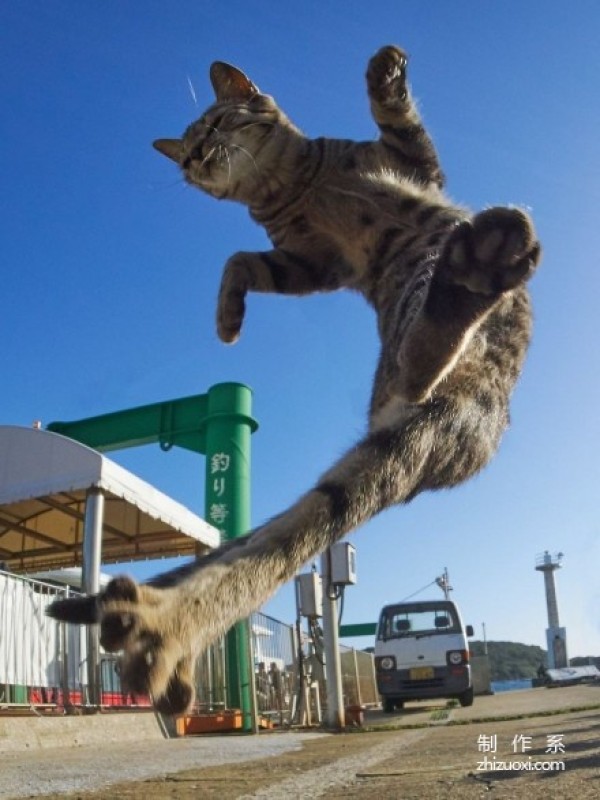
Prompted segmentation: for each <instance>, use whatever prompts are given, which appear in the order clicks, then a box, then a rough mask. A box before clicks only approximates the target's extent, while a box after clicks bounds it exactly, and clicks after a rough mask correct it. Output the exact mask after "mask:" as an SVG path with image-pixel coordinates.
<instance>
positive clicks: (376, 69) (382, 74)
mask: <svg viewBox="0 0 600 800" xmlns="http://www.w3.org/2000/svg"><path fill="white" fill-rule="evenodd" d="M406 64H407V57H406V53H405V52H404V51H403V50H401V49H400V48H399V47H396V46H395V45H387V46H386V47H382V48H381V50H378V51H377V53H375V55H374V56H373V57H372V58H371V60H370V61H369V66H368V67H367V89H368V92H369V97H370V98H371V100H374V101H375V102H377V103H379V104H380V105H382V106H384V107H386V108H393V107H395V106H397V105H399V104H402V103H404V101H405V100H406V95H407V92H406Z"/></svg>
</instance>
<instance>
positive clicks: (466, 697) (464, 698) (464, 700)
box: [458, 686, 473, 708]
mask: <svg viewBox="0 0 600 800" xmlns="http://www.w3.org/2000/svg"><path fill="white" fill-rule="evenodd" d="M458 702H459V703H460V704H461V706H462V707H463V708H466V706H472V705H473V687H472V686H471V688H470V689H467V691H466V692H463V693H462V694H461V695H460V697H459V698H458Z"/></svg>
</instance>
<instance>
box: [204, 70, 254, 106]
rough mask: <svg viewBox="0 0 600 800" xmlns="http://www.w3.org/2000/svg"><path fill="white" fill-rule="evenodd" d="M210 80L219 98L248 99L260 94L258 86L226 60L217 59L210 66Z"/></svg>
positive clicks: (220, 99)
mask: <svg viewBox="0 0 600 800" xmlns="http://www.w3.org/2000/svg"><path fill="white" fill-rule="evenodd" d="M210 82H211V83H212V86H213V89H214V90H215V95H216V96H217V100H219V101H222V100H248V99H249V98H250V97H252V95H255V94H258V88H257V87H256V86H255V85H254V84H253V83H252V81H251V80H250V78H248V77H247V76H246V75H244V73H243V72H242V71H241V70H239V69H238V68H237V67H232V66H231V64H226V63H225V62H224V61H215V62H214V63H213V64H212V65H211V67H210Z"/></svg>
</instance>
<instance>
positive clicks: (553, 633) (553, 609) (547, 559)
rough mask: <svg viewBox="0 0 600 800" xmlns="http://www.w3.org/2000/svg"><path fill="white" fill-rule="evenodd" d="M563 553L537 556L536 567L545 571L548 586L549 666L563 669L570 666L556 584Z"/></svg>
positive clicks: (545, 581) (547, 553) (546, 552)
mask: <svg viewBox="0 0 600 800" xmlns="http://www.w3.org/2000/svg"><path fill="white" fill-rule="evenodd" d="M562 558H563V554H562V553H550V552H548V550H546V551H545V552H544V553H542V554H540V555H538V556H536V559H535V568H536V570H538V571H539V572H543V573H544V584H545V587H546V605H547V607H548V627H547V628H546V643H547V646H548V667H549V668H550V669H561V668H562V667H568V666H569V658H568V656H567V629H566V628H561V627H560V621H559V618H558V603H557V600H556V585H555V582H554V573H555V571H556V570H557V569H560V567H561V566H562V565H561V561H562Z"/></svg>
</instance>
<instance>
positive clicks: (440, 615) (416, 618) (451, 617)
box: [377, 600, 461, 639]
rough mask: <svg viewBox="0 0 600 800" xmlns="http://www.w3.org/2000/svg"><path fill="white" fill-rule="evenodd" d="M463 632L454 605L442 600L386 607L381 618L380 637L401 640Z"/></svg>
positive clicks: (378, 634) (378, 635) (378, 631)
mask: <svg viewBox="0 0 600 800" xmlns="http://www.w3.org/2000/svg"><path fill="white" fill-rule="evenodd" d="M460 632H461V625H460V620H459V618H458V614H457V613H456V609H455V607H454V605H453V603H450V602H448V601H444V600H440V601H439V602H435V601H431V602H422V603H399V604H398V605H395V606H386V608H384V609H383V611H382V612H381V617H380V619H379V626H378V628H377V638H378V639H395V638H398V639H400V638H402V637H407V636H417V637H419V636H439V635H441V634H447V633H460Z"/></svg>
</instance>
